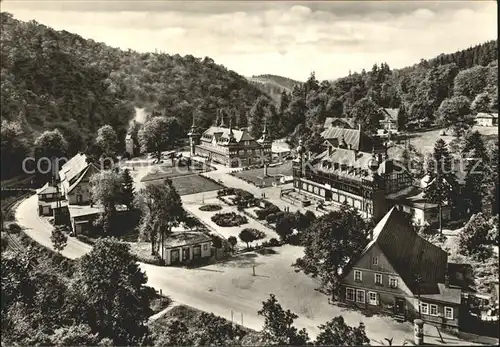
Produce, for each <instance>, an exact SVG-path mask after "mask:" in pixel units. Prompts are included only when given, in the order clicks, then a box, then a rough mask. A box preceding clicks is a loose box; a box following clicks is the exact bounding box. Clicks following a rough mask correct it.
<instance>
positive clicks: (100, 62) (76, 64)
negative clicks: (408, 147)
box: [0, 13, 498, 177]
mask: <svg viewBox="0 0 500 347" xmlns="http://www.w3.org/2000/svg"><path fill="white" fill-rule="evenodd" d="M1 21H2V24H1V25H2V28H1V29H2V30H1V40H2V48H1V56H0V58H1V67H2V69H1V74H2V75H1V76H2V83H1V103H2V110H1V119H2V123H3V125H4V126H3V127H2V129H6V130H5V132H4V131H3V130H2V157H3V156H4V155H11V154H12V153H13V152H16V153H17V154H15V155H18V154H19V153H24V152H26V151H28V152H29V149H30V148H32V145H33V143H34V140H35V139H34V137H35V136H36V135H38V133H39V132H40V131H42V130H50V129H54V128H58V129H60V131H61V132H62V134H63V135H64V137H65V138H66V139H67V140H68V142H69V144H68V145H69V147H70V148H74V149H79V150H84V149H85V148H86V147H88V146H89V144H90V142H91V141H93V140H94V138H95V134H96V130H97V129H98V128H100V127H101V126H102V125H104V124H109V125H111V126H112V127H113V128H114V129H115V131H116V133H117V137H118V140H119V141H120V148H123V138H124V135H125V133H126V131H127V128H128V126H129V121H130V120H131V119H132V118H133V117H134V107H138V108H145V109H146V111H147V112H148V114H160V115H165V116H169V117H170V116H171V117H175V118H177V119H178V121H179V125H180V130H181V132H182V134H184V133H185V132H186V131H187V129H188V127H189V126H190V125H191V119H192V115H193V113H194V114H196V115H197V116H196V117H197V125H198V126H199V127H200V128H202V129H203V128H206V127H208V126H209V125H210V124H212V123H213V121H214V120H215V118H216V114H217V112H216V111H217V110H218V109H225V110H226V112H227V113H229V112H231V113H232V114H234V115H235V116H234V120H233V125H235V126H238V127H249V130H250V132H251V133H252V134H253V135H254V136H256V137H259V136H260V134H261V132H262V129H263V125H264V123H265V122H264V119H267V124H268V128H269V129H270V132H271V135H272V136H273V137H275V138H277V137H285V136H286V137H289V139H290V140H291V142H292V143H295V142H296V141H297V139H298V138H299V137H302V138H306V139H307V140H308V143H306V145H308V146H309V147H312V146H314V145H315V143H317V142H318V141H319V135H318V133H319V131H320V129H321V126H322V124H323V122H324V120H325V118H326V117H353V118H354V119H355V120H356V122H357V123H359V124H361V125H362V126H363V127H364V129H365V130H366V131H367V132H370V131H374V130H375V129H376V128H377V127H378V120H379V119H380V113H379V112H378V109H379V108H380V107H394V108H400V114H399V118H400V124H403V125H405V126H406V127H407V128H410V129H411V127H416V126H418V127H427V126H429V125H432V124H434V123H436V122H437V123H441V125H447V124H448V123H450V122H451V123H452V122H456V121H457V117H460V116H463V114H464V113H468V114H470V113H473V112H479V111H493V110H497V109H498V87H497V79H498V66H497V56H498V53H497V41H489V42H486V43H484V44H480V45H477V46H475V47H471V48H468V49H466V50H463V51H459V52H456V53H453V54H441V55H439V56H438V57H436V58H434V59H430V60H421V61H420V62H419V63H418V64H415V65H413V66H411V67H406V68H403V69H399V70H392V69H391V68H390V67H389V65H388V64H386V63H381V64H375V65H373V67H372V69H371V70H370V71H365V70H363V71H361V72H355V73H350V74H349V75H348V76H346V77H343V78H339V79H337V80H335V81H322V82H320V81H318V80H317V79H316V77H315V75H314V73H312V74H311V76H310V77H309V79H308V80H307V81H306V82H304V83H297V81H294V80H291V79H288V78H284V77H280V76H274V75H260V76H253V77H252V78H250V80H248V79H246V78H244V77H243V76H240V75H238V74H237V73H236V72H233V71H230V70H228V69H226V68H225V67H224V66H222V65H217V64H216V63H215V62H214V61H213V60H212V59H211V58H209V57H205V58H203V59H201V58H195V57H193V56H191V55H187V56H184V57H181V56H179V55H168V54H165V53H138V52H135V51H132V50H127V51H123V50H120V49H117V48H112V47H109V46H107V45H105V44H104V43H97V42H94V41H93V40H85V39H83V38H82V37H80V36H78V35H75V34H72V33H69V32H66V31H55V30H53V29H51V28H49V27H47V26H44V25H41V24H39V23H37V22H35V21H30V22H22V21H18V20H16V19H14V18H13V17H12V15H11V14H9V13H2V14H1ZM269 86H270V87H269ZM440 121H442V122H440ZM444 121H446V122H447V123H446V122H444ZM4 133H5V134H4ZM7 135H8V136H7ZM8 138H10V139H16V141H17V140H19V139H22V140H23V141H24V143H7V142H8V141H7V139H8ZM7 152H9V153H7ZM2 177H4V175H3V171H2Z"/></svg>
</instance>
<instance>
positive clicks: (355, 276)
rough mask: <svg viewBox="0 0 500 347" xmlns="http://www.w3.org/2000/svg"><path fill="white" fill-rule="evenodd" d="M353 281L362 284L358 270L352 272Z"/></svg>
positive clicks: (361, 276) (361, 275)
mask: <svg viewBox="0 0 500 347" xmlns="http://www.w3.org/2000/svg"><path fill="white" fill-rule="evenodd" d="M354 281H356V282H362V281H363V274H362V273H361V271H359V270H354Z"/></svg>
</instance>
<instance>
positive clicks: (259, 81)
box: [248, 74, 302, 103]
mask: <svg viewBox="0 0 500 347" xmlns="http://www.w3.org/2000/svg"><path fill="white" fill-rule="evenodd" d="M248 80H249V81H250V82H251V83H253V84H255V85H256V86H257V88H259V89H260V90H262V91H263V92H265V93H267V94H269V96H271V98H273V100H274V101H275V102H276V103H279V100H280V97H281V92H283V90H285V91H287V92H290V91H291V90H292V89H293V87H294V86H295V85H296V84H301V83H302V82H299V81H296V80H293V79H291V78H288V77H283V76H277V75H269V74H267V75H257V76H256V75H254V76H252V77H250V78H249V79H248Z"/></svg>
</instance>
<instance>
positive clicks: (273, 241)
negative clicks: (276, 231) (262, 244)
mask: <svg viewBox="0 0 500 347" xmlns="http://www.w3.org/2000/svg"><path fill="white" fill-rule="evenodd" d="M268 243H269V246H271V247H277V246H279V245H280V242H279V241H278V240H276V239H275V238H274V237H273V238H272V239H270V240H269V242H268Z"/></svg>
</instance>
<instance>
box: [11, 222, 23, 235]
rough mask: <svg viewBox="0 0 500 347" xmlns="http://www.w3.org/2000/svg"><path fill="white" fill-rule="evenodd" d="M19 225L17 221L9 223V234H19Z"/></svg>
mask: <svg viewBox="0 0 500 347" xmlns="http://www.w3.org/2000/svg"><path fill="white" fill-rule="evenodd" d="M21 230H22V229H21V227H20V226H19V224H17V223H11V224H10V225H9V233H10V234H19V233H20V232H21Z"/></svg>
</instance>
